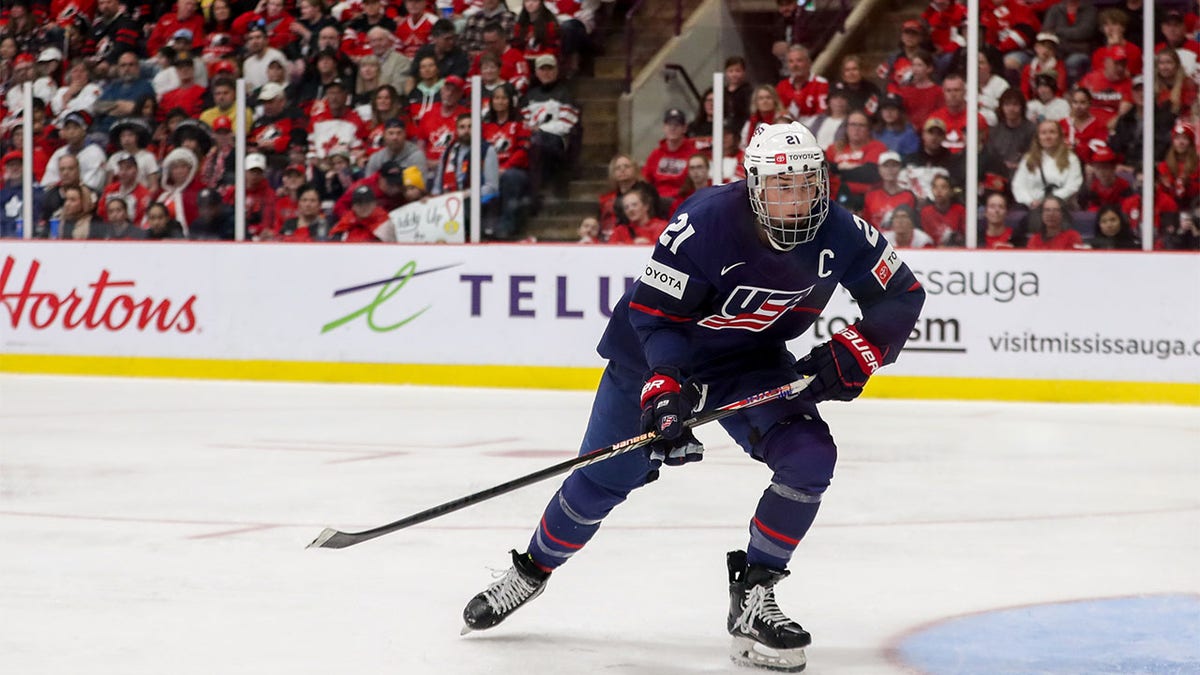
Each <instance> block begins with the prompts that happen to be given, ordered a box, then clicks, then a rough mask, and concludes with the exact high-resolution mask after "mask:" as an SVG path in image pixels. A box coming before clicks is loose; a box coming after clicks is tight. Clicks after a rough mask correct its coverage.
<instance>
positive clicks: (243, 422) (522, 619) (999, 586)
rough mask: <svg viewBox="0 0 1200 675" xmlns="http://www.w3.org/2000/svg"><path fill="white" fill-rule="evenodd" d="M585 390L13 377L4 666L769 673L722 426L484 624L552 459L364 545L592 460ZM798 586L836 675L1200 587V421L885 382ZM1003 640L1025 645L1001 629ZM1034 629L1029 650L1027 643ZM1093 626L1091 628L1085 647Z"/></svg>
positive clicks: (744, 491)
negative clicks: (752, 663)
mask: <svg viewBox="0 0 1200 675" xmlns="http://www.w3.org/2000/svg"><path fill="white" fill-rule="evenodd" d="M589 403H590V394H587V393H561V392H527V391H498V390H468V389H436V388H418V387H378V386H337V385H286V384H238V383H218V382H192V381H171V380H157V381H136V380H122V379H103V378H91V379H73V378H54V377H26V376H0V672H2V673H15V674H20V675H33V674H41V673H53V674H56V675H57V674H60V673H61V674H71V675H75V674H79V673H89V674H90V673H114V674H121V675H126V674H131V673H136V674H141V673H146V674H155V675H161V674H171V675H182V674H189V673H203V674H206V675H211V674H214V673H220V674H227V673H230V674H231V673H247V674H251V673H252V674H255V675H262V674H275V673H280V674H282V673H287V674H289V675H292V674H301V673H346V674H359V673H362V674H374V673H417V674H423V673H446V674H450V675H456V674H459V673H472V674H474V673H495V674H502V675H503V674H510V673H511V674H518V673H519V674H522V675H526V674H541V673H622V674H634V673H637V674H654V675H674V674H683V673H701V672H743V673H744V672H746V671H743V670H740V669H738V668H735V667H734V666H732V665H731V664H730V663H729V662H728V661H727V657H726V651H727V645H728V636H727V635H726V634H725V631H724V622H725V613H726V607H727V602H728V600H727V595H726V580H725V568H724V553H725V552H726V551H727V550H731V549H734V548H742V547H744V546H745V543H746V522H747V520H748V519H749V517H750V515H751V513H752V512H753V509H754V505H755V502H756V500H757V498H758V495H759V493H760V492H761V491H762V489H763V488H764V487H765V486H766V484H767V481H768V478H769V472H768V471H767V469H766V468H765V467H763V466H762V465H760V464H757V463H755V462H753V461H751V460H749V459H748V458H747V457H745V456H744V455H743V454H742V453H741V452H740V451H739V450H738V449H736V448H735V447H734V446H733V444H732V442H731V441H730V440H729V439H728V437H726V436H725V435H724V434H723V433H722V432H721V431H720V430H719V429H717V428H715V427H714V428H708V427H706V428H704V429H703V430H701V431H700V433H699V434H698V435H699V436H700V437H701V439H702V440H704V441H706V442H707V445H708V454H707V459H706V460H705V461H704V462H703V463H701V464H698V465H690V466H687V467H681V468H677V469H669V470H665V471H664V472H663V478H662V480H660V481H659V482H658V483H656V484H654V485H651V486H650V487H648V488H647V489H645V490H642V491H639V492H637V493H635V494H634V495H633V496H632V497H631V498H630V500H629V501H628V502H627V503H626V504H624V505H623V506H621V507H619V508H618V509H617V510H616V511H615V512H614V513H613V515H612V516H611V517H610V518H609V519H608V520H607V521H606V522H605V524H604V526H603V527H602V528H601V531H600V533H599V534H598V535H597V536H596V538H595V539H594V540H593V541H592V543H591V544H590V545H589V546H588V547H587V549H586V550H585V551H583V552H582V553H581V554H580V555H578V556H576V557H575V559H574V560H572V562H571V563H570V564H569V565H567V566H566V567H564V568H563V569H562V570H561V571H559V572H558V573H557V574H555V576H554V578H553V579H552V580H551V585H550V586H549V587H548V590H547V592H546V593H545V594H544V595H543V596H542V597H541V598H539V599H538V600H537V601H536V602H535V603H533V604H531V605H529V606H528V607H526V608H525V609H523V610H522V611H521V612H519V613H518V614H516V615H515V616H514V617H513V618H512V619H510V621H509V622H507V623H505V624H504V625H502V626H499V627H497V628H496V629H494V630H491V631H487V632H483V633H475V634H473V635H470V636H468V637H465V638H462V637H459V635H458V632H459V628H460V626H461V619H460V612H461V610H462V607H463V605H464V604H465V602H466V600H467V599H468V598H470V596H471V595H473V594H474V593H476V592H477V591H479V590H480V589H481V588H483V587H484V586H485V585H486V584H487V583H488V582H489V581H490V580H491V575H490V573H489V570H488V568H489V567H491V568H496V569H502V568H506V567H507V566H508V559H507V555H506V551H507V550H508V549H509V548H513V547H516V548H520V549H523V548H524V546H525V544H526V542H527V540H528V537H529V535H530V533H531V532H532V529H533V527H534V525H535V524H536V522H537V519H538V517H539V516H540V514H541V510H542V507H543V506H544V504H545V502H546V500H547V499H548V498H549V496H550V495H551V494H553V492H554V490H555V488H556V487H557V485H558V479H551V480H549V481H546V482H544V483H540V484H538V485H535V486H533V487H529V488H526V489H524V490H521V491H518V492H516V493H513V494H510V495H507V496H503V497H500V498H497V499H494V500H492V501H489V502H486V503H484V504H480V505H477V506H475V507H471V508H469V509H466V510H464V511H459V512H458V513H455V514H451V515H449V516H445V517H443V518H440V519H438V520H435V521H432V522H430V523H427V524H425V525H421V526H417V527H414V528H412V529H409V530H404V531H401V532H397V533H394V534H390V535H387V536H386V537H383V538H380V539H377V540H374V541H371V542H367V543H364V544H361V545H359V546H356V547H353V548H350V549H345V550H340V551H336V550H305V549H304V547H305V545H306V544H308V543H309V541H311V540H312V539H313V538H314V537H315V536H316V535H317V534H318V533H319V532H320V530H321V528H322V527H325V526H327V525H329V526H334V527H337V528H339V529H343V530H356V529H365V528H368V527H373V526H376V525H380V524H383V523H386V522H389V521H392V520H396V519H399V518H401V517H403V516H407V515H409V514H411V513H414V512H416V511H420V510H422V509H425V508H427V507H429V506H433V505H435V504H438V503H441V502H443V501H448V500H450V499H454V498H457V497H459V496H462V495H464V494H467V493H469V492H473V491H476V490H480V489H483V488H486V487H490V486H491V485H494V484H496V483H500V482H502V481H505V480H508V479H509V478H512V477H515V476H518V475H522V474H525V473H529V472H531V471H534V470H537V469H539V468H542V467H543V466H546V465H548V464H551V463H554V462H557V461H560V460H561V459H565V458H567V457H570V456H572V455H573V454H574V449H575V448H576V447H577V444H578V439H579V436H580V434H581V432H582V427H583V424H584V421H585V419H586V416H587V412H588V408H589ZM823 411H824V414H825V416H826V417H827V419H828V420H829V422H830V425H831V426H832V428H833V430H834V435H835V438H836V439H837V440H838V444H839V448H840V456H841V459H840V461H839V464H838V469H837V475H836V477H835V479H834V484H833V486H832V488H831V489H830V491H829V492H828V494H827V495H826V498H825V501H824V503H823V506H822V509H821V513H820V515H819V516H818V519H817V522H816V525H815V526H814V528H813V529H812V531H811V532H810V533H809V535H808V537H807V538H806V540H805V541H804V542H803V543H802V544H801V546H800V549H799V550H798V552H797V556H796V558H795V560H794V561H793V565H792V569H793V572H794V573H793V575H792V577H791V578H790V579H788V580H787V581H785V582H784V583H783V584H782V585H781V586H780V587H779V589H778V594H779V599H780V604H781V605H782V606H783V608H784V609H785V610H786V611H787V612H788V613H789V614H791V615H792V616H793V617H794V618H796V619H797V620H799V621H800V622H801V623H803V624H804V626H805V627H806V628H807V629H809V630H810V631H811V632H812V633H813V635H814V645H813V646H812V647H811V648H810V649H809V651H808V656H809V669H808V671H807V672H810V673H854V674H863V675H867V674H870V675H878V674H885V673H900V672H905V669H904V668H903V667H902V666H901V665H900V664H898V663H896V662H895V660H894V659H893V658H892V657H891V656H890V655H889V651H888V648H889V647H890V646H892V645H894V644H895V643H896V641H898V640H899V639H900V638H902V637H903V636H904V635H906V634H909V633H911V632H912V631H914V630H917V629H919V628H920V627H921V626H923V625H927V624H929V623H931V622H936V621H939V620H942V619H945V618H948V617H953V616H956V615H961V614H964V613H973V612H980V611H986V610H989V609H995V608H1000V607H1011V606H1014V605H1025V604H1036V603H1045V602H1054V601H1062V600H1077V599H1083V598H1097V597H1110V596H1124V595H1137V594H1148V593H1164V592H1170V593H1200V411H1198V410H1197V409H1195V408H1179V407H1165V406H1164V407H1154V406H1144V407H1143V406H1101V405H1032V404H1030V405H1023V404H1001V403H948V402H928V401H926V402H901V401H879V400H869V399H868V400H862V401H858V402H856V403H854V404H849V405H846V404H840V405H836V404H830V405H827V406H824V407H823ZM999 639H1001V640H1002V637H1001V638H999ZM1010 647H1011V645H1010ZM1068 647H1069V646H1068Z"/></svg>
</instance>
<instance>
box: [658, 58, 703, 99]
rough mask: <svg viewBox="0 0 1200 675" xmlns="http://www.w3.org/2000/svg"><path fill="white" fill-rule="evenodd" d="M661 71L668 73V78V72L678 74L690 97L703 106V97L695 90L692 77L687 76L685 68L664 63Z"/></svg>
mask: <svg viewBox="0 0 1200 675" xmlns="http://www.w3.org/2000/svg"><path fill="white" fill-rule="evenodd" d="M663 70H665V71H668V76H669V73H670V71H675V72H677V73H679V75H680V76H681V77H683V83H684V84H686V85H687V88H688V91H690V92H692V96H694V97H695V98H696V102H697V103H699V104H700V105H701V106H703V105H704V97H703V96H702V95H701V94H700V90H699V89H697V88H696V83H695V82H693V81H692V76H691V75H688V71H687V69H686V68H684V67H683V66H682V65H680V64H678V63H666V64H663Z"/></svg>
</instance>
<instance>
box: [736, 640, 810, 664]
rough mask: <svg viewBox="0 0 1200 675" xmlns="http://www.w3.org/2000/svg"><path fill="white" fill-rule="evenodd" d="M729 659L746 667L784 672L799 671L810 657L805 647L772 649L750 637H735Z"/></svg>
mask: <svg viewBox="0 0 1200 675" xmlns="http://www.w3.org/2000/svg"><path fill="white" fill-rule="evenodd" d="M729 660H731V661H733V662H734V663H736V664H737V665H739V666H742V667H745V668H760V669H763V670H776V671H779V672H784V673H798V672H800V671H802V670H804V667H805V666H806V665H808V657H806V656H805V655H804V649H803V648H800V649H771V648H770V647H768V646H766V645H763V644H760V643H758V642H755V641H754V640H751V639H750V638H745V637H737V636H735V637H734V638H733V644H732V645H730V648H729Z"/></svg>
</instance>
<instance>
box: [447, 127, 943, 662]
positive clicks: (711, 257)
mask: <svg viewBox="0 0 1200 675" xmlns="http://www.w3.org/2000/svg"><path fill="white" fill-rule="evenodd" d="M745 167H746V174H747V179H746V180H745V181H739V182H736V183H731V184H728V185H724V186H719V187H712V188H706V189H701V190H699V191H698V192H696V193H695V194H694V195H693V196H692V197H690V198H689V199H687V201H685V202H684V203H683V204H682V205H681V206H680V208H679V210H678V211H677V212H676V213H675V217H674V220H673V221H672V223H671V224H670V226H669V227H668V228H667V229H666V231H665V232H663V234H662V236H661V237H660V238H659V240H658V244H657V246H656V247H655V249H654V253H653V254H652V256H651V259H650V261H649V262H647V264H646V268H645V272H644V273H643V275H642V276H641V278H640V279H639V281H638V283H636V284H634V286H633V287H632V288H631V289H630V291H629V292H627V293H626V294H625V295H624V296H623V297H622V298H621V299H620V300H619V301H618V302H617V306H616V308H615V309H614V312H613V317H612V319H611V321H610V322H609V324H608V328H607V329H606V331H605V333H604V336H603V337H602V338H601V340H600V345H599V352H600V355H601V356H603V357H605V358H606V359H608V366H607V368H606V369H605V372H604V375H603V378H602V379H601V382H600V386H599V389H598V391H597V392H596V397H595V401H594V403H593V408H592V413H591V419H590V421H589V423H588V428H587V431H586V433H585V434H584V438H583V446H582V450H583V452H588V451H591V450H594V449H596V448H601V447H604V446H607V445H611V444H613V443H617V442H619V441H621V440H623V439H626V438H630V437H633V436H636V435H638V434H640V433H642V432H643V431H646V430H654V431H656V432H658V434H659V436H660V440H658V441H656V442H655V443H654V444H652V445H651V446H650V450H649V451H648V452H629V453H626V454H623V455H618V456H616V457H613V458H611V459H609V460H606V461H603V462H598V463H596V464H592V465H590V466H587V467H584V468H581V469H579V470H577V471H575V472H573V473H572V474H571V475H570V476H568V477H567V478H566V480H565V481H564V482H563V484H562V486H561V487H560V488H559V490H558V492H557V493H556V494H555V495H554V497H553V498H552V499H551V500H550V503H549V505H548V506H547V507H546V510H545V512H544V514H543V516H542V519H541V522H540V523H539V525H538V527H537V529H536V530H535V532H534V533H533V537H532V539H531V541H530V542H529V546H528V548H527V549H526V551H525V552H524V553H517V552H516V551H512V559H513V566H512V567H511V568H510V569H509V570H508V572H507V573H506V574H505V575H504V577H502V578H501V579H499V580H498V581H496V582H495V583H493V584H491V585H490V586H488V588H487V589H485V590H484V591H483V592H481V593H479V594H478V595H476V596H475V597H474V598H472V599H471V600H470V602H469V603H468V604H467V606H466V608H465V609H464V610H463V618H464V620H465V622H466V626H465V628H464V629H463V632H464V633H466V632H469V631H471V630H481V629H485V628H491V627H493V626H495V625H496V624H498V623H500V622H501V621H503V620H504V619H506V618H507V617H508V616H509V614H511V613H512V612H513V611H515V610H516V609H517V608H519V607H521V606H522V605H524V604H525V603H527V602H528V601H530V600H532V599H533V598H535V597H537V596H538V595H539V594H541V593H542V591H543V590H544V589H545V585H546V581H547V580H548V579H549V578H550V576H551V573H552V572H553V571H554V570H555V569H556V568H558V567H559V566H560V565H562V564H563V563H565V562H567V560H568V559H570V558H571V556H573V555H574V554H575V553H577V552H578V551H579V550H580V549H581V548H583V546H584V545H585V544H586V543H587V542H588V540H589V539H591V537H592V536H593V535H594V534H595V533H596V531H597V529H598V528H599V527H600V523H601V521H602V520H603V519H604V517H605V516H607V515H608V513H609V512H610V511H611V510H612V509H613V507H615V506H617V505H618V504H620V503H621V502H622V501H624V500H625V498H626V497H627V496H628V495H629V493H630V492H631V491H632V490H634V489H636V488H638V487H641V486H642V485H645V484H646V483H648V482H650V481H652V480H654V479H656V478H657V477H658V473H659V468H660V466H661V465H662V464H668V465H678V464H684V463H687V462H691V461H698V460H700V459H701V458H702V457H703V454H702V453H703V451H704V448H703V446H702V445H701V444H700V443H699V442H698V441H697V440H696V438H695V436H693V435H692V432H691V431H690V430H689V429H688V428H686V427H685V426H684V424H683V422H684V421H685V420H686V419H687V418H688V417H690V416H691V415H692V414H693V413H694V412H698V411H699V410H702V409H704V407H706V405H709V404H712V405H720V404H721V403H724V402H727V401H731V400H738V399H741V398H744V397H747V396H750V395H752V394H755V393H757V392H760V391H764V390H767V389H770V388H773V387H776V386H779V385H782V384H785V383H787V382H791V381H793V380H795V379H796V377H797V373H798V372H799V373H800V374H803V375H810V376H812V380H811V382H810V384H809V386H808V388H807V389H805V390H804V392H803V393H802V394H801V395H800V396H798V397H796V398H793V399H791V400H780V401H777V402H773V403H768V404H764V405H762V406H758V407H755V408H752V409H749V410H746V411H744V412H742V413H739V414H737V415H734V416H731V417H728V418H726V419H724V420H722V421H721V425H722V426H723V427H724V428H725V430H726V431H727V432H728V433H729V434H730V435H731V436H732V437H733V438H734V440H736V441H737V443H738V445H740V446H741V447H742V449H743V450H744V451H745V452H747V453H748V454H749V455H750V456H751V457H752V458H754V459H756V460H758V461H760V462H763V463H765V464H766V465H767V466H768V467H770V468H771V470H772V471H773V472H774V473H773V476H772V478H771V482H770V484H769V485H768V487H767V489H766V490H765V491H764V492H763V495H762V497H761V498H760V500H759V502H758V507H757V510H756V511H755V513H754V516H753V518H752V519H751V521H750V526H749V529H750V543H749V546H748V548H747V550H746V551H744V552H743V551H734V552H731V553H729V554H728V556H727V564H728V569H729V582H730V585H729V593H730V606H729V615H728V620H727V629H728V631H729V633H730V634H731V635H732V636H733V651H732V652H731V657H732V658H733V660H734V661H735V662H737V663H739V664H741V665H748V666H759V667H764V668H769V669H774V670H791V671H795V670H800V669H802V668H803V667H804V664H805V656H804V648H805V647H806V646H808V644H809V642H810V637H809V634H808V632H806V631H805V630H804V629H803V628H802V627H801V626H800V625H799V624H798V623H796V622H795V621H793V620H791V619H790V618H788V617H787V616H786V615H784V613H783V612H782V611H781V610H780V608H779V606H778V605H777V604H776V602H775V594H774V586H775V584H776V583H777V582H779V581H781V580H782V579H783V578H784V577H786V576H788V574H789V572H788V571H787V566H788V562H789V560H790V559H791V557H792V553H793V551H794V550H795V548H796V546H797V544H799V542H800V540H801V539H802V538H803V537H804V535H805V533H806V532H807V531H808V529H809V526H810V525H811V524H812V522H813V519H814V518H815V517H816V514H817V508H818V507H819V506H820V502H821V495H822V494H823V493H824V492H825V489H826V488H827V487H828V486H829V481H830V479H831V477H832V476H833V466H834V462H835V459H836V454H837V450H836V446H835V444H834V442H833V438H832V436H831V435H830V431H829V427H828V426H827V425H826V424H825V422H824V421H823V420H822V419H821V415H820V413H819V412H818V410H817V403H819V402H822V401H830V400H837V401H849V400H851V399H854V398H855V397H857V396H858V395H859V394H860V393H862V390H863V386H864V385H865V384H866V383H867V380H868V378H869V377H870V376H871V374H873V373H874V372H875V371H876V370H877V369H878V368H879V367H881V366H883V365H885V364H888V363H891V362H893V361H895V360H896V357H897V355H898V354H899V352H900V349H901V348H902V347H903V346H904V343H905V341H906V340H907V338H908V335H909V332H910V331H911V330H912V328H913V325H914V324H915V322H916V319H917V316H918V314H919V313H920V310H921V306H922V304H923V303H924V299H925V291H924V290H923V289H922V288H921V286H920V284H919V283H918V282H917V280H916V278H915V277H914V276H913V274H912V272H911V271H909V269H908V267H907V266H906V265H905V264H904V263H903V262H901V261H900V259H899V257H898V256H897V255H896V253H895V251H894V250H893V249H892V247H891V246H889V245H888V243H887V241H886V240H885V239H884V238H883V237H882V236H881V235H880V234H879V232H878V231H877V230H876V229H875V228H874V227H873V226H872V225H870V224H869V223H867V222H866V221H864V220H862V219H861V218H859V217H857V216H854V215H853V214H851V213H850V212H849V211H847V210H845V209H843V208H842V207H841V206H839V205H838V204H836V203H833V202H831V200H830V195H829V170H828V166H827V164H826V162H825V155H824V152H822V150H821V148H820V146H819V145H818V144H817V141H816V139H815V137H814V136H813V134H812V132H810V131H809V130H808V129H807V128H806V127H804V126H803V125H801V124H799V123H795V122H792V123H788V124H771V125H763V126H762V127H761V129H760V130H759V131H757V132H756V133H755V136H754V137H753V139H752V141H751V143H750V145H749V147H748V148H747V149H746V154H745ZM839 284H840V285H842V286H843V287H845V288H846V289H847V290H849V292H850V293H851V295H852V296H853V297H854V298H855V300H856V301H857V302H858V306H859V308H860V309H861V311H862V314H863V318H862V319H861V320H859V321H858V322H857V323H855V324H853V325H851V326H847V327H846V328H845V329H843V330H841V331H840V332H838V333H837V334H836V335H834V336H833V337H832V338H831V339H830V340H828V341H827V342H825V343H823V344H821V345H819V346H817V347H815V348H814V349H813V350H812V351H811V352H810V353H809V354H808V355H807V356H805V357H804V358H803V359H801V360H800V361H799V362H798V363H797V361H796V359H795V357H794V356H792V354H790V353H789V352H788V350H787V348H786V345H785V343H786V341H787V340H790V339H792V338H795V337H797V336H799V335H800V334H802V333H804V332H805V331H806V330H808V328H809V327H810V326H812V325H813V323H814V322H815V321H816V319H817V316H818V315H819V314H820V312H821V311H822V310H823V308H824V307H825V305H826V304H827V303H828V301H829V299H830V297H831V296H832V295H833V293H834V291H835V290H836V289H837V287H838V285H839Z"/></svg>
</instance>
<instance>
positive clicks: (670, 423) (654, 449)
mask: <svg viewBox="0 0 1200 675" xmlns="http://www.w3.org/2000/svg"><path fill="white" fill-rule="evenodd" d="M680 379H681V378H680V375H679V372H678V371H676V370H674V369H673V368H672V369H662V370H660V371H657V372H655V373H653V374H652V375H650V377H649V378H647V379H646V384H645V385H644V386H643V387H642V429H644V430H645V431H656V432H658V435H659V436H660V437H661V440H657V441H654V442H653V443H651V444H650V461H651V462H653V463H654V468H655V469H657V468H658V466H659V465H661V464H666V465H668V466H676V465H679V464H686V463H688V462H699V461H700V460H702V459H704V446H703V445H701V444H700V441H698V440H696V437H695V436H694V435H692V430H691V429H689V428H687V427H686V426H685V425H684V421H685V420H687V419H688V418H689V417H691V416H692V412H693V408H695V407H696V404H697V403H699V402H700V386H699V385H698V384H696V383H694V382H684V383H683V384H682V385H681V384H680V383H679V380H680Z"/></svg>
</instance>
